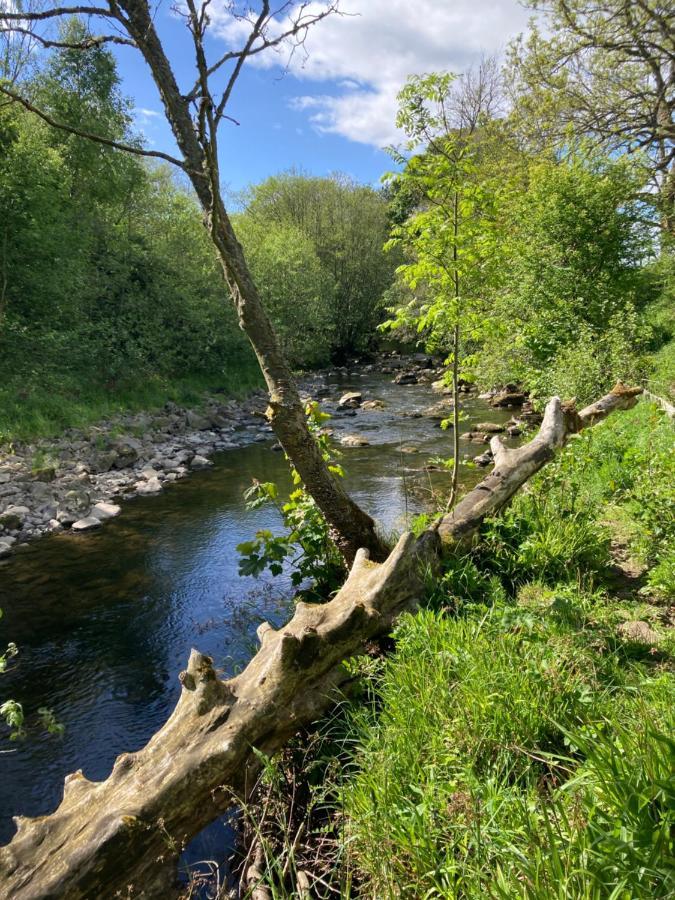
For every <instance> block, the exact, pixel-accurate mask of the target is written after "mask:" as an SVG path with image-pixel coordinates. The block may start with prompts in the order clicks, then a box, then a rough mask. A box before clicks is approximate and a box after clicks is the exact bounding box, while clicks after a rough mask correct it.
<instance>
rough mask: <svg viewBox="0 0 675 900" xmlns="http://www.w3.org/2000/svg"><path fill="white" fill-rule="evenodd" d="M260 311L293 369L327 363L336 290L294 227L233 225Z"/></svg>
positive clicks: (307, 240)
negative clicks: (262, 306)
mask: <svg viewBox="0 0 675 900" xmlns="http://www.w3.org/2000/svg"><path fill="white" fill-rule="evenodd" d="M236 228H237V235H238V237H239V239H240V240H241V242H242V244H243V246H244V250H245V252H246V256H247V258H248V261H249V265H250V266H251V271H252V272H253V276H254V278H255V280H256V284H257V285H258V290H259V291H260V295H261V297H262V300H263V303H264V304H265V309H266V310H267V313H268V314H269V316H270V318H271V319H272V322H273V323H274V326H275V329H276V331H277V334H278V335H279V339H280V341H281V345H282V347H283V348H284V351H285V353H286V356H287V357H288V359H289V360H290V361H291V362H292V363H293V364H295V365H298V366H313V365H318V364H320V363H326V362H327V361H328V358H329V355H330V351H331V347H332V336H333V331H334V312H333V306H334V297H335V286H334V284H333V282H332V279H331V277H330V275H329V274H328V273H327V272H326V270H325V269H324V268H323V266H322V265H321V261H320V260H319V257H318V254H317V252H316V250H315V248H314V244H313V243H312V241H311V239H310V238H309V237H308V236H307V235H306V234H305V232H303V231H301V230H300V229H299V228H297V227H296V226H295V225H291V224H286V223H284V222H273V223H272V224H263V223H261V222H258V221H256V220H252V219H251V218H250V217H248V216H241V217H240V218H239V220H238V221H237V223H236Z"/></svg>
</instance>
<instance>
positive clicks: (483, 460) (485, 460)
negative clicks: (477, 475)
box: [473, 450, 494, 468]
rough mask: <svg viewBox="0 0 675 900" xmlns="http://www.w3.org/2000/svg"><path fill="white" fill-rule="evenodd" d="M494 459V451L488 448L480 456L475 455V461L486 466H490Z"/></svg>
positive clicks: (478, 464) (482, 466)
mask: <svg viewBox="0 0 675 900" xmlns="http://www.w3.org/2000/svg"><path fill="white" fill-rule="evenodd" d="M493 459H494V457H493V456H492V451H491V450H486V451H485V453H481V454H480V456H475V457H474V460H473V461H474V462H475V463H476V465H477V466H481V468H484V467H485V466H489V465H490V463H491V462H492V460H493Z"/></svg>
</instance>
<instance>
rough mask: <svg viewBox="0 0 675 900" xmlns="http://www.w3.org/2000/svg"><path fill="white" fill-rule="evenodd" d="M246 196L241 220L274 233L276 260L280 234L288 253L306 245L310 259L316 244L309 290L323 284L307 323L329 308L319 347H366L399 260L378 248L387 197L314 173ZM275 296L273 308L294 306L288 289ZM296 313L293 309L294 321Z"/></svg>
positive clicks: (281, 178)
mask: <svg viewBox="0 0 675 900" xmlns="http://www.w3.org/2000/svg"><path fill="white" fill-rule="evenodd" d="M243 200H244V204H245V214H244V216H243V217H242V221H243V220H250V221H251V223H253V224H252V225H251V226H249V228H254V227H257V229H259V230H262V232H263V233H264V232H265V231H270V232H271V233H272V234H274V233H276V234H277V235H278V239H277V251H276V257H277V260H278V257H279V256H280V255H282V254H283V253H284V252H285V248H284V240H285V238H287V239H288V242H289V246H288V250H289V252H294V248H298V247H300V246H303V247H304V248H305V249H304V252H305V253H306V254H307V255H308V256H311V257H313V254H312V252H311V250H312V248H313V251H314V253H315V254H316V257H317V258H318V260H319V262H320V265H321V273H320V277H319V273H318V272H317V271H316V264H315V262H314V261H312V268H311V270H310V282H311V284H312V285H314V287H313V288H312V290H313V291H314V293H315V294H316V293H317V291H319V288H320V294H319V296H317V298H316V300H312V303H311V305H310V307H309V310H308V312H309V324H310V327H311V326H312V324H313V322H314V321H315V319H314V315H315V310H316V311H317V312H318V310H319V309H321V310H322V312H321V314H320V316H321V317H323V316H324V315H325V313H326V312H330V327H329V328H328V329H327V331H326V333H325V335H324V340H323V342H322V343H321V352H323V354H325V353H326V350H328V352H329V353H331V354H333V355H337V356H340V355H343V354H345V353H348V352H353V351H356V350H362V349H364V348H367V347H368V346H369V345H370V344H371V343H372V340H373V335H374V331H375V327H376V325H377V324H378V323H379V321H380V318H381V297H382V294H383V292H384V291H385V289H386V288H388V287H389V285H390V284H391V282H392V280H393V274H394V269H395V268H396V265H397V259H396V257H395V256H394V257H392V256H390V255H387V254H385V253H383V251H382V245H383V244H384V242H385V240H386V238H387V228H388V219H387V215H388V211H387V201H386V198H385V197H384V195H383V194H382V193H381V192H378V191H375V190H373V189H372V188H370V187H367V186H364V185H359V184H356V183H355V182H354V181H352V180H351V179H349V178H347V177H346V176H344V175H334V176H331V177H329V178H315V177H311V176H307V175H303V174H300V173H297V172H294V171H291V172H287V173H284V174H282V175H277V176H274V177H272V178H268V179H267V180H265V181H263V182H262V183H261V184H258V185H255V186H253V187H251V188H250V189H249V190H248V192H247V193H246V194H245V196H244V198H243ZM241 227H242V226H241V224H240V225H239V228H241ZM300 233H301V234H302V235H303V236H304V239H305V240H304V242H303V243H301V241H300V239H299V234H300ZM244 236H245V232H244ZM244 244H245V245H246V240H244ZM278 264H279V263H278V261H277V263H276V265H278ZM267 265H268V266H269V261H268V262H267ZM270 271H271V269H270ZM293 284H295V282H293ZM267 290H268V291H269V290H271V287H268V288H267ZM303 290H304V291H305V289H304V288H303ZM310 293H312V291H310ZM263 296H264V297H266V295H265V292H264V291H263ZM272 296H273V297H276V298H277V299H276V300H275V301H274V302H275V303H276V304H277V309H280V308H281V306H283V307H284V308H285V309H292V308H293V307H294V304H295V298H294V296H293V293H292V292H288V293H287V294H286V295H285V296H282V295H281V292H280V291H279V289H278V288H274V294H273V295H272ZM302 296H307V292H306V291H305V293H303V295H302ZM300 314H301V313H300V312H298V311H297V310H296V312H295V313H294V315H293V316H292V321H297V320H298V318H299V316H300ZM317 321H318V320H317Z"/></svg>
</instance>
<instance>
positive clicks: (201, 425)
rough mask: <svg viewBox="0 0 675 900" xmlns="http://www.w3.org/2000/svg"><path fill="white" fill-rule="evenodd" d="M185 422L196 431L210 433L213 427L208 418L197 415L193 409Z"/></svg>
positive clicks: (186, 415) (188, 412)
mask: <svg viewBox="0 0 675 900" xmlns="http://www.w3.org/2000/svg"><path fill="white" fill-rule="evenodd" d="M185 421H186V422H187V424H188V427H189V428H192V429H194V430H195V431H208V429H209V428H210V427H211V422H210V421H209V420H208V419H207V418H205V417H204V416H200V415H199V413H196V412H194V411H193V410H191V409H189V410H188V411H187V412H186V413H185Z"/></svg>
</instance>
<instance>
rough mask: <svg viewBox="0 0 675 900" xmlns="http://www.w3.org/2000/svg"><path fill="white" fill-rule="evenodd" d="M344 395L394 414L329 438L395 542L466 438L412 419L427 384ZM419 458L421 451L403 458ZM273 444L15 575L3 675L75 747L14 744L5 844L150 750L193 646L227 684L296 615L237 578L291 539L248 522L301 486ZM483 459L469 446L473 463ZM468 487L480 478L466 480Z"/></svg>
mask: <svg viewBox="0 0 675 900" xmlns="http://www.w3.org/2000/svg"><path fill="white" fill-rule="evenodd" d="M329 387H330V388H331V396H332V397H333V398H337V397H339V396H340V394H341V393H343V392H344V391H347V390H359V391H362V392H363V396H364V399H381V400H383V401H384V403H385V404H386V407H385V409H384V410H373V411H368V412H366V411H363V410H359V411H358V412H357V414H356V415H355V416H353V417H351V416H347V417H340V418H337V417H336V418H335V419H334V420H333V421H332V422H331V423H330V425H331V427H333V428H334V429H335V431H336V436H338V435H339V434H340V433H343V432H347V433H357V434H359V435H362V436H364V437H366V438H367V439H368V440H369V441H370V446H368V447H363V448H358V449H357V448H353V449H352V448H350V449H347V448H345V449H344V451H343V458H342V462H343V465H344V467H345V469H346V470H347V487H348V489H349V491H350V493H351V494H352V496H353V497H354V498H355V499H356V501H357V502H358V503H359V504H361V505H362V506H363V507H364V508H365V509H367V510H368V511H369V512H370V513H371V515H373V516H374V517H375V518H376V519H377V521H378V522H379V523H380V524H381V526H382V527H383V529H384V530H385V533H386V532H392V533H393V532H396V531H399V532H400V531H402V530H404V529H405V527H406V522H407V521H409V519H410V517H411V516H412V515H414V514H416V513H417V512H419V511H422V510H424V509H426V508H428V507H429V498H430V488H431V486H432V485H435V487H436V488H442V486H443V482H444V481H447V476H445V475H444V474H442V473H440V474H439V473H433V474H432V473H429V472H427V471H425V470H424V466H425V464H426V463H427V462H428V460H429V458H430V457H434V456H437V455H442V456H450V455H451V453H452V446H451V445H452V438H451V432H443V431H441V429H440V428H439V427H438V424H437V423H435V422H434V421H432V420H431V419H428V418H414V417H413V416H412V415H411V414H412V413H415V412H418V411H420V410H422V409H424V408H425V407H427V406H429V405H430V404H432V403H433V402H434V401H435V400H437V399H438V397H437V396H435V395H433V394H432V393H431V391H430V389H429V386H428V385H423V384H418V385H406V386H401V385H394V384H392V383H391V376H386V377H385V376H382V375H378V374H372V373H371V374H368V375H363V374H361V375H359V374H358V373H352V375H351V376H343V377H335V378H333V379H332V380H331V381H329ZM464 412H465V413H466V414H467V420H466V421H465V422H463V424H462V429H461V430H462V431H463V432H464V431H468V430H470V428H471V425H472V423H476V422H478V421H481V420H485V419H486V418H487V419H489V420H490V421H493V422H504V421H506V419H507V418H509V416H510V413H508V412H507V411H502V410H489V411H488V408H487V404H486V403H484V402H482V401H479V400H476V399H473V398H467V399H465V402H464ZM410 445H413V446H415V447H417V449H418V451H419V452H418V453H415V454H410V453H403V452H401V447H403V446H410ZM270 446H271V441H270V442H269V443H267V444H251V445H249V446H247V447H244V448H241V449H238V450H230V451H228V452H225V453H221V454H220V455H218V456H214V457H213V460H214V463H215V465H214V467H213V468H212V469H209V470H207V471H203V472H196V473H194V474H193V475H191V476H190V478H189V479H187V480H185V481H182V482H178V483H176V484H174V485H172V486H171V487H170V488H168V489H167V490H166V491H164V492H163V493H162V494H161V495H158V496H156V497H149V498H143V499H137V500H133V501H130V502H128V503H126V504H125V505H124V506H123V510H122V514H121V515H120V516H119V517H118V518H116V519H115V520H113V521H110V522H108V523H106V524H105V526H104V527H103V528H101V529H98V530H97V531H94V532H89V533H86V534H80V535H75V534H68V533H65V534H55V535H53V536H49V537H45V538H42V539H40V540H38V541H36V542H34V543H33V544H30V545H29V546H27V547H26V548H24V549H21V550H20V551H19V552H17V553H16V554H14V555H13V556H12V557H10V558H9V559H8V560H6V561H4V562H2V563H0V608H1V609H2V610H3V612H4V616H3V618H2V620H0V645H2V646H5V645H6V643H7V641H9V640H12V641H15V642H16V644H17V645H18V647H19V649H20V653H19V656H18V657H17V658H16V661H15V665H14V666H13V669H12V671H11V672H10V673H8V674H6V675H3V676H2V695H3V696H5V697H6V696H14V697H16V698H17V699H20V700H21V701H22V702H23V703H24V705H25V707H26V709H27V711H28V712H29V714H30V713H34V711H35V710H36V709H37V708H38V707H40V706H46V707H49V708H50V709H52V710H53V711H54V713H55V715H56V717H57V719H58V720H59V721H60V722H62V723H63V724H64V725H65V733H64V735H63V737H62V738H58V737H51V736H42V735H40V734H39V733H38V732H37V731H36V732H35V733H33V734H31V735H30V736H29V738H28V739H26V740H24V741H21V742H18V743H16V744H9V743H8V742H6V741H5V742H3V743H4V746H2V748H1V749H2V752H1V753H0V771H1V774H2V777H1V778H0V842H1V843H4V842H5V841H7V840H8V839H9V838H10V837H11V835H12V833H13V831H14V826H13V823H12V818H11V817H12V816H13V815H16V814H22V815H30V816H35V815H41V814H45V813H48V812H50V811H51V810H53V809H54V808H55V806H56V805H57V804H58V802H59V800H60V797H61V793H62V789H63V779H64V777H65V775H67V774H68V773H69V772H72V771H74V770H76V769H83V771H84V774H85V775H86V776H87V777H88V778H91V779H102V778H105V777H106V776H107V775H108V773H109V772H110V769H111V767H112V764H113V761H114V760H115V757H116V756H117V755H118V754H119V753H120V752H122V751H124V750H130V751H133V750H136V749H138V748H140V747H141V746H142V745H143V744H144V743H145V742H146V741H147V740H148V738H149V737H150V736H151V735H152V734H153V732H155V731H156V730H157V729H158V728H159V727H160V726H161V725H162V723H163V722H164V721H165V720H166V719H167V717H168V715H169V713H170V711H171V709H172V708H173V706H174V705H175V703H176V700H177V698H178V695H179V691H180V687H179V683H178V679H177V675H178V673H179V671H180V670H181V669H182V668H184V666H185V663H186V660H187V658H188V655H189V652H190V648H191V647H197V648H198V649H199V650H201V651H203V652H205V653H208V654H209V655H211V656H212V657H213V658H214V660H215V663H216V666H217V667H218V668H219V669H220V670H221V671H222V672H223V674H225V675H228V674H231V673H233V672H234V671H235V670H236V669H237V668H238V667H241V666H242V665H244V664H245V663H246V661H247V660H248V659H249V658H250V656H251V654H252V653H253V652H254V651H255V644H256V641H255V629H256V627H257V626H258V624H259V623H260V621H262V620H263V619H267V620H268V621H270V622H272V624H274V625H279V624H282V623H283V622H284V621H285V620H286V619H287V618H288V617H289V615H290V612H291V607H292V600H291V591H290V587H289V582H288V580H287V579H285V578H284V577H283V576H282V577H280V578H276V579H274V578H269V577H261V578H258V579H253V578H243V577H240V576H239V575H238V573H237V562H238V554H237V551H236V549H235V548H236V545H237V544H238V543H240V542H241V541H244V540H247V539H249V538H250V537H251V536H252V535H253V533H254V532H255V531H256V530H257V529H259V528H271V529H275V528H278V527H279V520H278V515H277V513H276V511H275V510H273V509H271V508H262V509H257V510H247V509H246V507H245V504H244V501H243V497H242V495H243V492H244V490H245V489H246V488H247V487H249V486H250V484H251V480H252V479H253V478H259V479H261V480H265V481H278V482H280V483H281V484H285V485H288V483H289V479H288V474H287V469H286V464H285V461H284V458H283V454H281V453H278V452H272V451H271V449H270ZM484 449H485V448H484V447H481V446H477V445H475V444H469V443H467V442H463V453H464V454H465V455H467V456H475V455H477V454H478V453H481V452H482V451H483V450H484ZM463 477H465V478H471V479H474V480H475V479H476V478H477V477H478V475H477V473H476V472H475V470H464V476H463ZM30 718H31V716H30V715H29V720H30ZM29 724H30V722H29ZM215 840H216V841H217V840H218V838H217V836H216V838H215ZM213 842H214V836H213V833H211V836H210V837H208V836H205V837H203V838H202V839H201V842H200V839H198V840H197V841H196V842H193V845H192V846H191V848H190V857H191V858H203V857H204V856H205V855H206V856H209V855H211V854H212V853H213Z"/></svg>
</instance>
